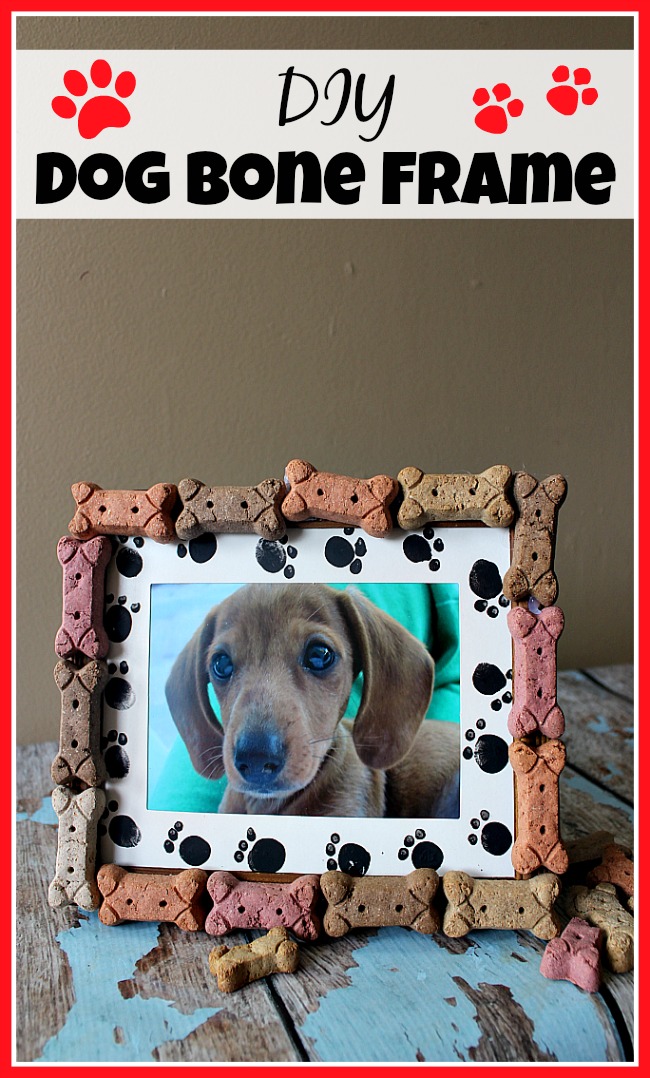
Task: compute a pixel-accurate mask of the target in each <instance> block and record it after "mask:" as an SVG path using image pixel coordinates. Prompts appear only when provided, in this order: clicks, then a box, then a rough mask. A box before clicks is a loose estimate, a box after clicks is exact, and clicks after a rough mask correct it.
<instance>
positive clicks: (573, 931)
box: [539, 917, 600, 992]
mask: <svg viewBox="0 0 650 1078" xmlns="http://www.w3.org/2000/svg"><path fill="white" fill-rule="evenodd" d="M599 939H600V929H599V928H595V927H594V928H592V927H591V925H589V924H587V922H586V921H583V920H582V918H580V917H572V918H571V920H570V921H569V923H568V925H567V926H566V928H565V929H564V932H563V933H562V935H561V936H557V937H556V938H555V939H553V940H550V942H549V943H547V944H546V949H545V951H544V954H543V955H542V964H541V966H540V967H539V971H540V973H541V974H542V975H543V976H544V977H548V978H549V979H550V980H552V981H571V983H572V984H575V985H577V987H578V988H582V989H584V991H585V992H597V991H598V988H599V986H600V952H599V950H598V941H599Z"/></svg>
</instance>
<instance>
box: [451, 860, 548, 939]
mask: <svg viewBox="0 0 650 1078" xmlns="http://www.w3.org/2000/svg"><path fill="white" fill-rule="evenodd" d="M442 887H443V891H444V894H445V897H446V899H447V902H448V905H447V909H446V910H445V914H444V919H443V923H442V931H443V932H444V934H445V935H446V936H453V937H458V936H466V935H467V933H468V932H471V931H472V930H473V929H475V928H526V929H528V930H529V931H530V932H532V933H533V934H534V935H535V936H537V937H538V938H539V939H542V940H549V939H553V937H554V936H557V934H558V932H559V931H560V921H559V918H558V916H557V914H556V913H555V910H554V909H553V903H554V902H555V899H556V898H557V896H558V895H559V893H560V881H559V880H558V878H557V876H554V875H553V874H552V873H551V872H544V873H542V874H541V875H539V876H533V877H532V878H531V879H529V880H486V879H474V878H473V877H472V876H468V875H467V873H466V872H446V873H445V875H444V876H443V877H442Z"/></svg>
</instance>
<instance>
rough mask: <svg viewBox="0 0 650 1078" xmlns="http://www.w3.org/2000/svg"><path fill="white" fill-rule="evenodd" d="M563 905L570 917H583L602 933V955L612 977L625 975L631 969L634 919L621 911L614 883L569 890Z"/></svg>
mask: <svg viewBox="0 0 650 1078" xmlns="http://www.w3.org/2000/svg"><path fill="white" fill-rule="evenodd" d="M563 905H564V907H565V909H566V912H567V914H568V915H569V916H570V917H584V918H585V920H586V921H589V924H591V925H596V927H597V928H601V929H602V931H603V952H604V956H605V959H606V962H607V965H608V966H609V968H610V969H611V970H613V971H614V973H627V971H628V970H630V969H633V967H634V918H633V917H632V914H631V913H628V911H627V910H626V909H624V908H623V906H622V905H621V903H620V902H619V900H618V898H617V896H616V888H615V886H614V884H613V883H599V884H598V885H597V886H596V887H594V889H593V890H592V891H590V890H589V889H588V888H587V887H570V888H569V890H568V891H567V893H566V896H565V897H564V901H563Z"/></svg>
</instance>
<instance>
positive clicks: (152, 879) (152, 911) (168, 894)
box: [97, 865, 208, 932]
mask: <svg viewBox="0 0 650 1078" xmlns="http://www.w3.org/2000/svg"><path fill="white" fill-rule="evenodd" d="M207 878H208V874H207V872H204V871H203V870H202V869H200V868H188V869H185V870H184V871H183V872H178V873H175V874H173V875H169V874H167V873H153V872H128V871H127V870H126V869H125V868H120V867H119V865H102V867H101V868H100V870H99V872H98V873H97V885H98V887H99V890H100V891H101V893H102V896H103V902H102V904H101V907H100V910H99V919H100V921H101V922H102V924H105V925H119V924H122V922H123V921H172V922H173V923H174V924H175V925H178V927H179V928H183V929H185V931H186V932H198V931H199V929H201V928H203V925H204V922H205V910H204V909H203V907H202V905H201V896H202V894H203V892H204V891H205V884H206V880H207Z"/></svg>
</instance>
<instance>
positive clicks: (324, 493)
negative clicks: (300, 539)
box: [282, 460, 399, 539]
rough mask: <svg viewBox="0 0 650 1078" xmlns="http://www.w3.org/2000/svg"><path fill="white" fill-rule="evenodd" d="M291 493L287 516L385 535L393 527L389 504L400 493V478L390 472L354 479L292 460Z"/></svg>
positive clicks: (285, 503)
mask: <svg viewBox="0 0 650 1078" xmlns="http://www.w3.org/2000/svg"><path fill="white" fill-rule="evenodd" d="M286 482H287V486H288V487H289V493H288V494H287V496H286V498H285V499H284V501H283V503H282V512H283V514H284V516H285V517H286V519H287V520H292V521H300V520H309V519H310V518H311V519H314V520H332V521H334V522H335V523H337V524H348V525H350V526H354V527H360V528H363V529H364V530H365V531H367V532H368V534H369V535H374V536H377V537H378V538H380V539H381V538H383V537H384V536H386V535H388V534H389V533H390V531H391V530H392V527H393V521H392V518H391V515H390V513H389V511H388V506H389V505H390V503H391V502H392V501H393V500H394V499H395V497H396V496H397V492H398V490H399V487H398V484H397V481H396V480H395V479H391V478H390V476H388V475H375V476H373V478H372V479H353V478H351V477H350V476H348V475H335V474H333V473H332V472H319V471H317V470H316V468H314V466H313V464H309V463H308V462H307V461H306V460H290V461H289V463H288V464H287V468H286Z"/></svg>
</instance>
